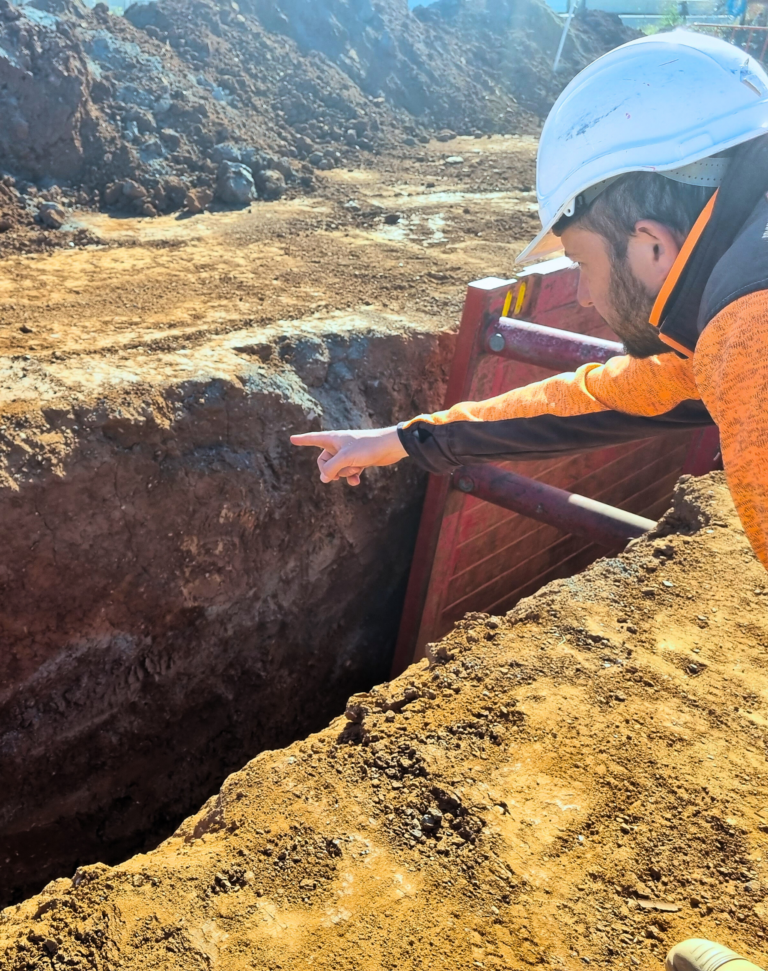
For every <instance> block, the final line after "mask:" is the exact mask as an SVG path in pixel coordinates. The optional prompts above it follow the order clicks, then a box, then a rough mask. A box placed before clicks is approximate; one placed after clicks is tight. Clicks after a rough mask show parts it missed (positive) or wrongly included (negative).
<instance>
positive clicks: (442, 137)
mask: <svg viewBox="0 0 768 971" xmlns="http://www.w3.org/2000/svg"><path fill="white" fill-rule="evenodd" d="M455 137H456V132H455V131H451V129H450V128H444V129H443V130H442V131H441V132H438V133H437V135H435V138H436V140H437V141H438V142H451V141H453V139H454V138H455Z"/></svg>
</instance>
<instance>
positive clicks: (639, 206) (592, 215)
mask: <svg viewBox="0 0 768 971" xmlns="http://www.w3.org/2000/svg"><path fill="white" fill-rule="evenodd" d="M714 191H715V190H714V189H713V188H711V187H710V186H701V185H688V184H687V183H684V182H675V181H673V180H672V179H667V178H665V176H663V175H659V173H658V172H629V173H628V174H627V175H622V176H621V177H620V178H618V179H617V180H616V181H615V182H613V183H611V185H609V186H608V188H607V189H606V190H605V191H604V192H602V193H601V194H600V195H599V196H598V197H597V199H595V201H594V202H593V203H592V205H591V206H588V207H587V208H585V209H584V210H583V211H582V212H579V211H577V212H576V213H575V215H573V216H563V217H562V218H561V219H559V220H558V222H557V223H556V224H555V226H554V228H553V230H552V231H553V232H554V233H555V235H556V236H560V235H562V233H563V231H564V230H565V229H567V228H568V227H569V226H574V225H578V226H580V227H582V228H583V229H587V230H589V231H590V232H593V233H598V234H599V235H600V236H602V237H603V238H604V239H605V240H606V241H607V242H608V244H609V246H610V247H611V250H612V255H613V257H614V259H617V260H624V259H625V258H626V255H627V246H628V244H629V238H630V236H633V235H634V232H635V224H636V223H637V222H638V221H639V220H641V219H653V220H655V221H656V222H659V223H662V224H663V225H664V226H666V227H667V228H668V229H670V230H672V232H673V233H675V235H677V236H678V237H679V240H680V242H681V243H682V241H683V240H684V239H685V237H686V236H687V235H688V233H689V232H690V231H691V229H692V228H693V224H694V223H695V222H696V220H697V219H698V217H699V214H700V213H701V210H702V209H703V208H704V206H706V204H707V202H708V201H709V199H710V197H711V195H712V193H713V192H714Z"/></svg>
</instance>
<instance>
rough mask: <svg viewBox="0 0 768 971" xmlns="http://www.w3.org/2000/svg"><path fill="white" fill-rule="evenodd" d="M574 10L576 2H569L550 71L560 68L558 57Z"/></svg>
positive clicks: (571, 0) (569, 27)
mask: <svg viewBox="0 0 768 971" xmlns="http://www.w3.org/2000/svg"><path fill="white" fill-rule="evenodd" d="M575 10H576V0H570V3H569V4H568V18H567V19H566V21H565V26H564V27H563V32H562V34H561V35H560V44H559V45H558V48H557V54H555V63H554V64H553V65H552V71H553V72H554V71H556V70H557V69H558V67H559V66H560V55H561V54H562V53H563V47H564V46H565V38H566V37H567V36H568V31H569V30H570V29H571V21H572V20H573V14H574V12H575Z"/></svg>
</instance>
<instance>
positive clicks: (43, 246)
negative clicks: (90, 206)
mask: <svg viewBox="0 0 768 971" xmlns="http://www.w3.org/2000/svg"><path fill="white" fill-rule="evenodd" d="M80 199H81V201H82V196H80ZM76 201H77V200H76V198H75V197H70V198H68V197H66V196H64V195H63V194H62V192H61V190H60V189H59V188H58V186H55V187H53V188H52V189H49V190H48V191H43V192H39V191H38V190H37V188H36V187H35V186H33V185H31V184H30V183H25V182H23V181H20V180H19V181H17V180H16V179H14V178H13V177H12V176H10V175H6V176H2V177H0V256H2V255H3V254H6V253H12V252H20V251H23V252H30V251H45V250H52V249H57V248H61V247H70V246H87V245H89V244H94V243H98V242H100V240H99V239H98V237H97V236H96V235H95V234H94V233H92V232H89V231H88V230H86V229H83V228H82V227H80V228H75V227H72V231H71V232H68V233H61V232H59V230H60V229H61V228H62V226H64V225H65V224H66V222H67V220H68V218H69V208H71V207H72V206H73V205H74V204H75V202H76Z"/></svg>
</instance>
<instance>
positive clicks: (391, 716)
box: [384, 711, 396, 723]
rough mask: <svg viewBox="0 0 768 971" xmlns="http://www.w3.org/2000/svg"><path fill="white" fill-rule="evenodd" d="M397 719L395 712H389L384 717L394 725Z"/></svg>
mask: <svg viewBox="0 0 768 971" xmlns="http://www.w3.org/2000/svg"><path fill="white" fill-rule="evenodd" d="M395 718H396V715H395V713H394V712H393V711H388V712H387V713H386V715H385V716H384V721H386V722H390V723H392V722H393V721H394V720H395Z"/></svg>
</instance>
